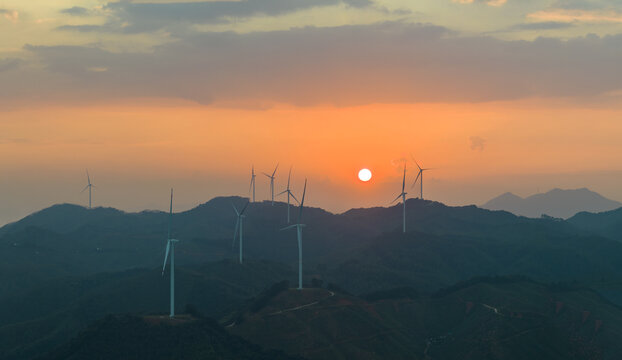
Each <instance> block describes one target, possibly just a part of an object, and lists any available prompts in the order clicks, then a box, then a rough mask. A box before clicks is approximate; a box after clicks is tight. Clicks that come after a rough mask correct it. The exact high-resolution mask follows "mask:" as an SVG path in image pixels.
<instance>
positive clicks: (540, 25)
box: [509, 21, 574, 30]
mask: <svg viewBox="0 0 622 360" xmlns="http://www.w3.org/2000/svg"><path fill="white" fill-rule="evenodd" d="M573 26H574V24H573V23H569V22H560V21H543V22H531V23H524V24H516V25H514V26H511V27H510V28H509V30H557V29H566V28H569V27H573Z"/></svg>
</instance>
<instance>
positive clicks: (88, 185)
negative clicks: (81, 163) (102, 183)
mask: <svg viewBox="0 0 622 360" xmlns="http://www.w3.org/2000/svg"><path fill="white" fill-rule="evenodd" d="M86 180H87V181H88V184H87V185H86V187H85V188H84V189H82V191H81V192H84V190H86V189H89V209H90V208H91V189H92V188H94V187H95V185H93V184H91V176H90V175H89V170H88V169H86Z"/></svg>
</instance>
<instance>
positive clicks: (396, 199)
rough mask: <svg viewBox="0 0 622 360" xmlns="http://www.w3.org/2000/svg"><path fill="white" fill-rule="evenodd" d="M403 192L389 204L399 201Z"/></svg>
mask: <svg viewBox="0 0 622 360" xmlns="http://www.w3.org/2000/svg"><path fill="white" fill-rule="evenodd" d="M402 194H403V193H402ZM402 194H399V195H398V196H397V197H396V198H395V200H393V201H391V202H390V203H389V204H393V203H394V202H396V201H398V200H399V199H400V198H401V197H402Z"/></svg>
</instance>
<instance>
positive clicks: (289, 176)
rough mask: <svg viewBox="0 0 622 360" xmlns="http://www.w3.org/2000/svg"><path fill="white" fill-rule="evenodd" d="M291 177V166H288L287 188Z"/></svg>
mask: <svg viewBox="0 0 622 360" xmlns="http://www.w3.org/2000/svg"><path fill="white" fill-rule="evenodd" d="M291 178H292V168H291V167H290V168H289V175H288V176H287V190H289V181H290V180H291Z"/></svg>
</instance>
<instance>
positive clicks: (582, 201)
mask: <svg viewBox="0 0 622 360" xmlns="http://www.w3.org/2000/svg"><path fill="white" fill-rule="evenodd" d="M481 207H482V208H484V209H488V210H505V211H508V212H511V213H513V214H515V215H519V216H526V217H531V218H537V217H541V216H544V215H546V216H551V217H555V218H563V219H569V218H570V217H572V216H574V215H576V214H577V213H579V212H603V211H609V210H614V209H617V208H620V207H622V203H620V202H618V201H614V200H610V199H607V198H605V197H603V196H602V195H600V194H598V193H596V192H594V191H591V190H589V189H587V188H580V189H567V190H563V189H559V188H554V189H552V190H550V191H548V192H546V193H538V194H534V195H531V196H528V197H525V198H523V197H520V196H518V195H515V194H513V193H511V192H506V193H503V194H501V195H499V196H497V197H495V198H493V199H491V200H489V201H488V202H486V203H485V204H483V205H482V206H481Z"/></svg>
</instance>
